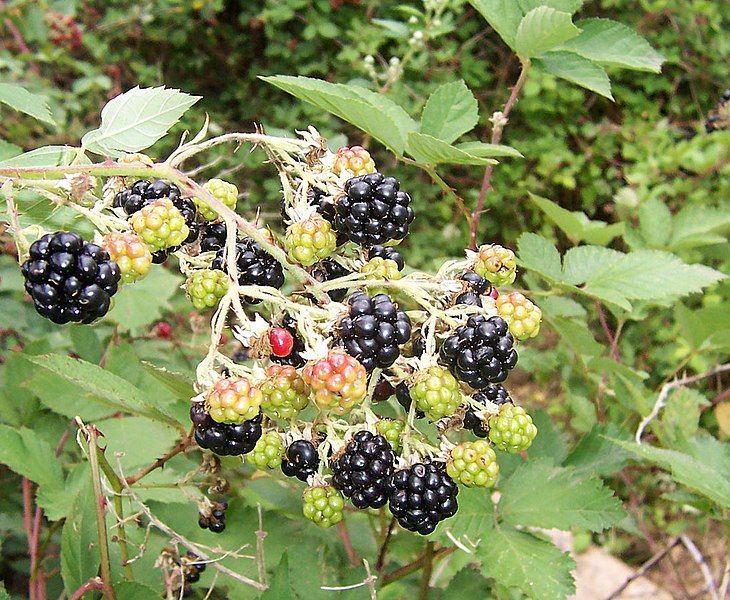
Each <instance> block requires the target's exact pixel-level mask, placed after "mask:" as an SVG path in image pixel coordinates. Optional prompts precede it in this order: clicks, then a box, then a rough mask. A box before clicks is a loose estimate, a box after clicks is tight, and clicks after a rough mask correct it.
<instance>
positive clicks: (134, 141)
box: [81, 87, 200, 157]
mask: <svg viewBox="0 0 730 600" xmlns="http://www.w3.org/2000/svg"><path fill="white" fill-rule="evenodd" d="M198 100H200V96H191V95H190V94H186V93H185V92H181V91H180V90H176V89H171V88H165V87H156V88H140V87H134V88H132V89H131V90H129V91H128V92H125V93H124V94H120V95H119V96H117V97H116V98H112V99H111V100H110V101H109V102H107V104H106V106H104V108H103V109H102V110H101V126H100V127H99V128H98V129H94V130H93V131H90V132H88V133H87V134H86V135H84V137H83V138H81V146H82V148H85V149H86V150H88V151H90V152H94V153H96V154H103V155H106V156H112V157H118V156H121V155H122V154H124V153H125V152H139V151H140V150H144V149H145V148H149V147H150V146H151V145H152V144H154V143H155V142H156V141H157V140H159V139H160V138H161V137H162V136H164V135H165V134H166V133H167V132H168V131H169V130H170V128H171V127H172V126H173V125H174V124H175V123H177V122H178V121H179V120H180V117H182V115H183V114H184V113H185V111H187V110H188V109H189V108H190V107H191V106H192V105H193V104H195V103H196V102H197V101H198Z"/></svg>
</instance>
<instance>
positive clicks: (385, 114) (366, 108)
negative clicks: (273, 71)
mask: <svg viewBox="0 0 730 600" xmlns="http://www.w3.org/2000/svg"><path fill="white" fill-rule="evenodd" d="M261 79H262V80H263V81H266V82H267V83H270V84H272V85H274V86H276V87H278V88H279V89H282V90H284V91H285V92H287V93H289V94H291V95H292V96H294V97H296V98H299V99H300V100H305V101H306V102H309V103H311V104H314V105H315V106H317V107H318V108H321V109H322V110H326V111H327V112H329V113H332V114H333V115H335V116H337V117H340V118H341V119H343V120H345V121H347V122H348V123H351V124H352V125H354V126H355V127H358V128H359V129H361V130H363V131H364V132H366V133H368V134H370V135H372V136H373V137H374V138H375V139H377V140H379V141H380V142H382V143H383V144H384V145H385V146H386V147H388V148H389V149H390V150H392V151H393V152H394V153H395V154H397V155H399V156H400V155H402V154H403V150H404V149H405V147H406V138H407V135H408V133H409V132H411V131H416V130H417V129H418V125H417V124H416V122H415V121H414V120H413V119H412V118H411V117H410V116H408V113H406V112H405V111H404V110H403V108H401V107H400V106H398V105H397V104H395V103H394V102H393V101H391V100H389V99H388V98H386V97H385V96H383V95H382V94H376V93H375V92H372V91H370V90H368V89H365V88H362V87H357V86H354V85H345V84H342V83H329V82H327V81H322V80H320V79H313V78H311V77H291V76H288V75H275V76H273V77H261Z"/></svg>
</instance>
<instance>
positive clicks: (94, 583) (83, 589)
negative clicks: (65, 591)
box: [68, 577, 104, 600]
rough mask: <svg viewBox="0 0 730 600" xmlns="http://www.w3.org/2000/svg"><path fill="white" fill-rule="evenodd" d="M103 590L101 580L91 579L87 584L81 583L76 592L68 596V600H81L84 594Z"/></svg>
mask: <svg viewBox="0 0 730 600" xmlns="http://www.w3.org/2000/svg"><path fill="white" fill-rule="evenodd" d="M103 589H104V583H103V582H102V580H101V579H99V578H98V577H92V578H91V579H89V580H88V581H87V582H85V583H83V584H82V585H81V586H79V587H78V588H77V589H76V591H75V592H74V593H73V594H71V595H70V596H69V599H68V600H81V598H83V597H84V594H86V593H87V592H91V591H93V590H99V591H101V590H103Z"/></svg>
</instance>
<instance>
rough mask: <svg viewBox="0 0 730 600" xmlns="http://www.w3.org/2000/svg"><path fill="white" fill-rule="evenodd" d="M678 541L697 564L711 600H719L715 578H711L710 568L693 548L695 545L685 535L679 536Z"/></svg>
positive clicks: (700, 553)
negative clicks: (680, 541)
mask: <svg viewBox="0 0 730 600" xmlns="http://www.w3.org/2000/svg"><path fill="white" fill-rule="evenodd" d="M679 539H680V540H682V543H683V544H684V547H685V548H687V550H688V551H689V553H690V554H691V555H692V559H693V560H694V561H695V562H696V563H697V566H698V567H699V568H700V571H702V576H703V577H704V578H705V583H706V584H707V589H708V590H709V591H710V596H711V597H712V600H720V596H719V595H718V594H717V587H716V585H715V578H714V577H713V576H712V571H710V567H709V565H708V564H707V561H706V560H705V557H704V556H702V552H700V550H699V548H697V546H695V543H694V542H693V541H692V540H691V539H689V537H687V536H686V535H684V534H682V535H680V536H679Z"/></svg>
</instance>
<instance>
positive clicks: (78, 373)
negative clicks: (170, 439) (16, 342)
mask: <svg viewBox="0 0 730 600" xmlns="http://www.w3.org/2000/svg"><path fill="white" fill-rule="evenodd" d="M25 359H26V360H27V361H29V362H31V363H33V364H35V365H37V366H38V367H40V368H42V369H45V370H47V371H50V372H51V373H54V374H56V375H58V376H60V377H62V378H63V379H66V380H67V381H70V382H72V383H75V384H76V385H77V386H78V388H79V393H82V392H86V393H87V394H90V395H92V396H93V397H94V399H95V400H96V401H97V402H99V403H102V404H105V405H107V406H109V408H111V409H114V410H121V411H124V412H127V413H129V414H133V415H138V416H142V417H148V418H150V419H153V420H156V421H160V422H162V423H166V424H168V425H171V426H172V427H175V428H178V429H179V427H180V424H179V423H178V422H177V421H176V420H175V419H174V418H173V417H172V416H171V415H170V414H169V413H168V412H167V411H166V410H164V411H163V409H161V408H160V407H159V406H158V405H156V404H155V402H154V399H153V398H147V397H146V394H145V393H144V392H143V391H142V390H140V389H139V388H137V387H135V386H134V385H132V384H131V383H129V382H128V381H126V380H125V379H122V378H121V377H118V376H117V375H114V374H112V373H109V372H108V371H105V370H104V369H102V368H101V367H99V366H97V365H94V364H91V363H87V362H84V361H82V360H76V359H74V358H71V357H70V356H61V355H58V354H45V355H41V356H25Z"/></svg>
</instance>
